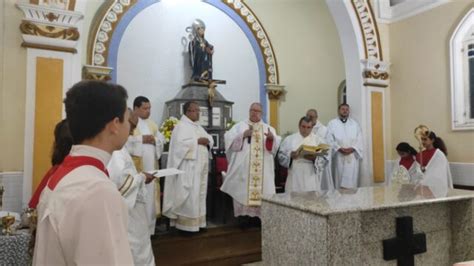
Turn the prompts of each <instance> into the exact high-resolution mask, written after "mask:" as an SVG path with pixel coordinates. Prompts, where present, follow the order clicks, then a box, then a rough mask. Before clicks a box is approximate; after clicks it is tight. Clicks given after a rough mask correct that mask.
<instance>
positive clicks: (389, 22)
mask: <svg viewBox="0 0 474 266" xmlns="http://www.w3.org/2000/svg"><path fill="white" fill-rule="evenodd" d="M196 20H200V21H201V22H202V25H205V26H203V27H204V28H205V39H206V40H207V41H208V42H209V43H210V44H212V46H211V47H212V48H211V49H212V53H211V55H212V77H210V78H208V79H207V78H206V79H205V80H204V81H201V80H199V81H198V82H195V81H193V78H192V76H194V72H193V71H194V70H193V69H192V67H189V64H190V62H189V61H190V47H191V43H192V38H193V35H192V31H193V29H192V27H193V26H192V25H193V22H195V21H196ZM0 44H1V45H0V63H1V64H0V125H1V126H0V136H1V137H0V147H1V149H0V150H1V152H0V191H1V197H0V213H1V214H2V217H3V216H8V215H9V213H16V214H18V217H17V220H18V219H19V218H20V217H19V215H20V214H22V213H23V212H24V211H25V209H26V208H27V207H28V202H29V201H30V198H31V197H32V195H33V193H34V191H35V190H36V188H37V187H38V185H39V184H40V182H41V180H42V177H43V176H44V174H45V173H46V172H47V171H48V169H50V167H51V163H50V161H51V147H52V145H53V142H54V134H53V131H54V128H55V125H56V123H58V122H59V121H61V120H62V119H63V118H65V117H66V112H65V109H64V103H63V100H64V98H65V97H66V92H67V91H68V89H69V88H71V87H72V86H73V85H74V84H76V83H77V82H79V81H81V80H98V81H105V82H109V83H117V84H120V85H122V86H123V87H124V88H126V90H127V92H128V100H127V105H128V107H131V108H133V104H134V99H135V98H136V97H138V96H145V97H147V98H148V99H149V103H150V105H151V112H150V119H151V120H153V121H154V122H155V123H156V124H157V125H158V127H161V126H162V125H164V124H165V123H166V122H167V121H169V119H170V117H174V118H177V119H180V117H181V116H183V115H184V114H183V111H182V109H183V105H184V103H185V102H186V101H189V100H194V101H196V102H197V103H198V104H199V106H200V120H199V123H200V125H201V126H202V127H204V128H205V129H206V130H207V132H208V133H209V134H210V135H211V136H212V139H213V145H212V147H209V149H210V150H211V151H212V155H213V156H212V160H210V162H209V174H208V188H207V224H208V228H207V229H206V230H205V231H204V232H200V233H199V234H193V235H192V236H189V235H182V234H179V233H177V232H176V231H174V229H173V228H170V221H169V220H168V219H167V218H166V216H164V215H160V216H159V217H158V219H157V224H156V234H155V235H153V236H152V237H151V245H152V248H153V253H154V258H155V262H156V264H167V265H184V264H196V265H242V264H248V263H250V264H251V265H266V264H271V265H302V264H312V265H329V264H331V265H362V264H366V265H390V263H394V260H399V263H400V260H402V259H400V258H398V257H396V256H395V257H393V258H391V259H388V258H389V257H390V256H389V252H387V254H386V250H389V248H388V246H389V244H388V242H387V244H386V242H385V240H384V239H389V238H394V237H395V238H394V239H398V238H397V237H398V231H399V226H400V228H402V227H403V226H404V225H402V220H401V219H399V218H400V217H399V216H405V217H410V219H409V222H407V223H411V217H412V216H413V228H411V230H412V231H414V232H411V235H413V234H414V233H416V234H414V235H413V239H416V237H418V235H417V234H418V233H421V232H422V231H423V232H424V234H423V239H425V234H426V240H425V241H426V245H425V246H427V247H425V251H424V253H423V251H420V252H418V253H416V254H417V255H415V256H414V261H415V264H416V265H452V264H453V263H460V264H459V265H464V264H461V262H463V261H474V244H473V243H472V241H469V239H471V240H472V237H474V215H473V214H474V205H473V203H474V201H473V199H474V193H473V192H469V190H474V2H473V1H472V0H454V1H449V0H414V1H413V0H202V1H201V0H4V1H1V3H0ZM191 57H192V56H191ZM193 63H195V62H191V65H192V64H193ZM206 74H209V73H206ZM252 103H259V104H260V106H261V108H262V113H261V115H262V121H263V122H264V123H266V124H268V125H270V126H271V127H272V128H274V129H275V132H276V135H278V136H281V137H282V138H283V140H284V139H285V137H288V136H291V135H292V134H294V133H297V132H298V126H299V124H298V121H300V125H301V120H300V118H301V117H302V116H305V115H306V114H307V110H309V109H316V110H317V117H318V121H320V122H321V123H322V124H324V125H328V124H329V123H330V121H331V120H332V119H335V118H337V117H338V116H339V115H340V113H339V110H340V105H341V104H347V105H348V106H350V118H351V119H353V120H354V121H356V122H357V123H358V125H359V127H360V132H361V139H360V140H361V143H362V145H363V147H364V148H363V150H362V151H360V155H359V156H360V158H362V159H360V160H359V161H360V167H359V168H358V173H357V176H358V180H356V183H357V185H356V187H358V188H359V191H362V190H363V191H364V193H366V192H365V191H366V190H364V189H371V190H370V192H367V193H369V194H368V195H369V196H361V194H360V193H359V192H357V193H355V192H354V193H355V194H352V192H347V191H345V192H341V193H340V194H338V195H337V197H333V196H328V195H326V194H325V196H324V197H327V198H330V199H336V198H337V201H338V202H332V201H330V200H327V201H326V202H325V203H324V204H325V205H324V204H323V205H321V204H319V203H318V204H316V203H314V204H313V203H311V202H310V201H311V198H308V197H309V196H308V195H305V196H293V194H291V193H280V192H283V191H284V187H285V181H284V179H282V178H281V176H280V174H282V173H283V172H285V170H287V169H283V170H282V169H280V168H281V167H276V166H275V167H276V168H279V169H276V170H275V178H276V179H277V180H276V181H275V187H276V192H277V194H276V196H275V197H272V198H270V197H268V198H267V197H265V196H264V197H263V200H262V205H261V207H262V218H261V225H260V224H258V225H257V226H250V227H248V228H245V229H242V228H241V227H239V224H238V223H239V220H238V219H237V218H236V217H234V216H233V213H232V208H233V205H232V198H231V197H229V195H227V194H225V193H223V192H222V191H220V186H221V185H222V182H223V180H222V178H223V176H222V171H224V172H225V170H226V169H224V168H226V167H227V162H223V158H225V152H226V150H227V145H228V144H227V143H224V134H225V133H226V131H228V130H229V129H230V128H231V127H232V126H233V125H234V124H236V123H238V122H240V121H245V120H246V119H247V118H248V114H249V106H251V104H252ZM176 121H177V120H176ZM420 125H423V126H425V127H423V129H425V128H427V130H428V131H429V132H431V131H432V132H436V135H437V136H440V137H441V138H442V139H443V141H444V143H445V144H446V147H447V148H448V150H449V153H448V154H447V156H446V158H447V161H448V162H449V165H448V171H450V175H451V176H452V182H451V183H452V184H451V188H450V192H449V193H451V194H449V193H448V195H450V197H451V198H449V200H447V199H446V200H440V201H436V202H435V201H433V200H432V198H430V200H431V201H430V204H431V203H432V205H429V206H428V207H426V205H422V204H425V203H426V202H423V203H419V202H417V203H413V204H411V203H410V204H411V205H410V204H408V203H407V204H408V205H403V204H405V203H403V204H402V205H403V206H402V207H400V206H397V207H396V208H397V209H393V210H387V209H388V208H392V207H393V208H395V207H394V204H395V203H393V202H395V201H396V199H397V198H400V194H396V193H395V192H393V191H391V192H390V193H392V194H390V193H389V194H384V195H381V193H382V192H380V191H381V189H384V191H388V190H390V187H391V186H392V183H393V181H391V179H392V177H393V173H392V172H393V169H394V168H396V166H398V163H399V153H397V150H398V149H397V148H396V147H397V144H399V143H401V142H406V143H408V144H410V145H411V146H412V147H414V148H415V149H416V150H418V149H419V147H420V152H421V148H422V144H421V141H420V140H419V139H417V132H416V129H417V128H420ZM162 133H163V134H164V132H162ZM170 134H171V132H170ZM165 138H167V140H166V142H165V145H164V150H163V154H162V155H161V160H160V165H161V167H162V168H165V167H166V157H167V155H168V149H169V148H170V147H169V143H168V142H169V138H170V137H169V136H166V135H165ZM249 145H250V138H249ZM275 158H276V157H275ZM275 160H276V161H277V159H275ZM333 163H336V162H335V161H334V160H333ZM224 164H225V165H224ZM277 164H278V163H277ZM422 171H423V172H424V171H425V170H424V169H423V170H422ZM287 174H288V173H286V172H285V173H283V174H282V175H287ZM333 175H334V173H333ZM224 178H225V175H224ZM165 180H167V179H164V178H161V179H160V180H159V182H157V183H158V184H159V185H160V187H161V188H160V189H161V190H158V192H157V193H158V194H160V193H161V195H158V198H160V196H161V200H163V191H164V187H165V184H164V182H165ZM452 187H454V189H452ZM372 189H373V190H372ZM367 191H368V190H367ZM379 192H380V193H379ZM308 193H309V192H308ZM317 193H321V192H317ZM361 193H362V192H361ZM394 193H395V194H394ZM318 195H319V194H318ZM351 197H354V198H351ZM423 199H426V198H423ZM410 200H415V201H416V200H420V202H421V196H420V197H418V196H417V197H413V198H410ZM458 200H459V201H458ZM345 201H347V202H345ZM350 201H353V202H356V203H357V204H359V205H358V206H355V205H354V204H353V203H350ZM342 202H345V203H344V204H346V205H344V206H346V207H347V206H350V208H352V209H351V211H348V209H347V208H346V207H344V208H342V207H340V206H342V205H341V204H342ZM435 203H436V204H435ZM283 206H284V207H283ZM288 206H290V207H288ZM308 206H309V207H308ZM374 206H375V207H374ZM430 206H431V207H430ZM281 208H285V209H284V210H281ZM361 208H366V209H364V210H368V212H370V214H361V213H360V212H356V211H352V210H360V209H361ZM398 208H401V209H398ZM385 211H387V212H389V213H388V214H386V213H385ZM356 214H357V215H359V216H356ZM461 214H465V215H464V216H463V215H461ZM346 215H347V217H346ZM381 215H382V216H384V217H385V216H386V217H389V218H390V219H389V218H377V217H380V216H381ZM321 217H322V218H321ZM420 217H421V218H420ZM439 217H441V218H439ZM437 219H439V220H440V221H439V222H435V225H431V221H430V220H437ZM377 221H378V222H377ZM395 221H396V222H395ZM17 222H19V221H17ZM258 223H260V221H259V222H258ZM375 224H378V225H377V226H375ZM353 225H354V226H355V227H357V226H358V227H357V228H358V229H357V230H354V231H357V232H359V233H360V234H359V233H358V234H357V235H355V233H354V232H350V231H349V230H343V229H340V228H344V226H346V227H351V226H353ZM369 225H370V226H369ZM372 225H373V226H372ZM3 226H5V225H3ZM323 226H324V227H325V228H327V229H325V230H324V231H319V229H318V230H316V229H314V230H313V229H311V228H316V227H318V228H319V227H323ZM455 226H456V227H457V228H463V229H462V230H466V231H462V230H461V229H459V232H458V231H456V230H454V229H452V228H454V227H455ZM171 227H172V225H171ZM290 227H291V230H290V229H288V230H286V229H285V228H290ZM371 228H372V229H373V228H376V229H373V231H377V233H376V232H373V231H372V229H371ZM384 228H386V230H385V231H384ZM395 228H396V230H395ZM471 229H472V230H471ZM378 231H380V234H378ZM395 231H396V232H397V234H396V233H395ZM293 232H294V234H293ZM461 232H468V233H461ZM299 233H301V235H299ZM292 234H293V235H292ZM352 234H354V235H352ZM321 235H324V237H322V236H321ZM396 235H397V236H396ZM411 235H410V237H412V236H411ZM463 235H464V236H463ZM0 237H1V238H3V237H4V236H3V233H2V234H0ZM29 237H30V236H29ZM319 237H321V239H324V240H321V241H319V240H320V239H319ZM309 238H311V239H309ZM339 238H341V239H346V240H345V241H335V242H331V241H333V240H331V239H339ZM28 239H29V238H28ZM355 239H356V240H357V241H358V242H354V241H356V240H355ZM367 239H369V240H370V241H369V240H367ZM444 239H449V241H444ZM381 240H383V241H384V242H383V244H382V241H381ZM1 241H2V242H3V241H7V240H1ZM8 241H9V240H8ZM22 241H23V242H22V243H23V245H24V246H25V248H24V253H22V254H26V255H24V256H26V257H29V256H31V254H29V253H28V244H27V241H26V240H22ZM25 241H26V242H25ZM364 241H366V242H364ZM413 241H415V240H413ZM353 242H354V243H355V244H354V243H353ZM435 242H443V243H445V242H446V243H447V244H444V245H438V244H431V243H435ZM5 243H6V242H5ZM25 243H26V244H25ZM277 243H283V244H284V245H283V244H282V245H279V244H277ZM357 243H359V244H360V243H365V244H367V245H365V247H364V248H360V249H359V247H357V248H356V246H359V244H357ZM339 245H341V247H344V248H341V250H342V249H347V250H348V251H347V253H344V254H343V253H341V254H339V253H338V252H339V251H334V250H335V249H337V248H336V247H339ZM386 245H387V247H386ZM382 246H383V249H384V250H383V252H382ZM3 249H5V250H3ZM6 249H8V247H7V246H5V245H0V250H2V251H1V252H0V264H2V260H3V259H6V257H8V256H13V255H12V254H13V253H12V252H13V251H11V250H10V251H8V250H6ZM337 250H339V249H337ZM354 250H356V251H354ZM372 250H376V251H374V252H372ZM439 250H447V251H446V252H447V253H446V254H445V253H443V255H439V257H437V256H436V254H437V253H442V252H440V251H439ZM14 252H20V251H17V250H15V251H14ZM341 252H342V251H341ZM351 252H356V253H360V254H359V255H357V257H350V258H349V255H350V254H352V253H351ZM286 253H291V254H293V255H291V254H290V255H288V256H286V255H285V254H286ZM382 253H383V255H382ZM2 254H3V255H2ZM321 254H324V256H323V255H321ZM413 254H415V253H413ZM413 254H411V258H412V259H413ZM320 255H321V257H324V259H321V258H319V256H320ZM21 256H23V255H21ZM401 265H409V264H403V263H402V264H401ZM465 265H469V264H465ZM470 265H473V264H470Z"/></svg>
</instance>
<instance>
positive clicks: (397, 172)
mask: <svg viewBox="0 0 474 266" xmlns="http://www.w3.org/2000/svg"><path fill="white" fill-rule="evenodd" d="M400 160H401V158H399V159H398V160H397V164H396V165H395V166H393V169H392V174H391V176H390V178H389V179H388V182H387V185H390V184H391V183H401V184H408V183H411V184H415V183H417V182H418V181H419V178H420V176H419V172H418V169H419V166H418V163H417V162H416V161H414V162H413V163H412V165H411V166H410V169H406V168H405V166H403V165H401V164H400Z"/></svg>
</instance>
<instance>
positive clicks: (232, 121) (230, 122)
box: [225, 120, 237, 130]
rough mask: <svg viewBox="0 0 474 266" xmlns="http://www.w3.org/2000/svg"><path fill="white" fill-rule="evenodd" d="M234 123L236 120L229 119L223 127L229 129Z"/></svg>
mask: <svg viewBox="0 0 474 266" xmlns="http://www.w3.org/2000/svg"><path fill="white" fill-rule="evenodd" d="M235 124H237V122H235V121H234V120H230V121H228V122H227V123H226V125H225V129H226V130H229V129H231V128H232V127H233V126H234V125H235Z"/></svg>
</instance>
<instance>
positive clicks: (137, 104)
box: [133, 96, 150, 108]
mask: <svg viewBox="0 0 474 266" xmlns="http://www.w3.org/2000/svg"><path fill="white" fill-rule="evenodd" d="M149 102H150V100H148V98H147V97H145V96H138V97H137V98H135V100H133V108H135V107H140V106H142V104H143V103H149Z"/></svg>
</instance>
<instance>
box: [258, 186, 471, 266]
mask: <svg viewBox="0 0 474 266" xmlns="http://www.w3.org/2000/svg"><path fill="white" fill-rule="evenodd" d="M473 199H474V192H472V191H467V190H458V189H450V190H449V191H448V194H447V195H446V196H444V197H438V198H436V197H434V196H433V194H432V193H430V191H429V189H427V190H422V191H420V190H415V189H414V186H413V185H393V186H389V187H363V188H358V189H355V190H343V189H341V190H334V191H323V192H304V193H291V194H276V195H272V196H264V199H263V202H262V259H263V263H264V264H265V265H396V263H397V260H398V263H399V264H398V265H410V263H409V262H410V260H412V261H413V262H414V263H415V265H452V264H453V263H454V262H459V261H467V260H472V259H474V242H473V241H472V240H473V239H474V228H473V227H474V212H473ZM384 258H385V259H386V260H384ZM407 261H408V263H407Z"/></svg>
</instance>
